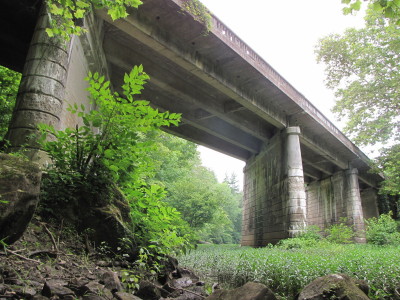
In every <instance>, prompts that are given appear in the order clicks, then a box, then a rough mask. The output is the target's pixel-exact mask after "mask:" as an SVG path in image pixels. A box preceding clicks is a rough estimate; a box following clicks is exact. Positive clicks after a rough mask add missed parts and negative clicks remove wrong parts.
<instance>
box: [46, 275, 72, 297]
mask: <svg viewBox="0 0 400 300" xmlns="http://www.w3.org/2000/svg"><path fill="white" fill-rule="evenodd" d="M66 285H67V282H65V281H63V280H57V279H50V280H48V281H46V282H45V284H44V286H43V290H42V295H43V296H46V297H49V298H50V297H52V296H55V295H57V296H59V297H61V298H63V297H65V296H67V295H74V292H73V291H72V290H70V289H69V288H67V287H66Z"/></svg>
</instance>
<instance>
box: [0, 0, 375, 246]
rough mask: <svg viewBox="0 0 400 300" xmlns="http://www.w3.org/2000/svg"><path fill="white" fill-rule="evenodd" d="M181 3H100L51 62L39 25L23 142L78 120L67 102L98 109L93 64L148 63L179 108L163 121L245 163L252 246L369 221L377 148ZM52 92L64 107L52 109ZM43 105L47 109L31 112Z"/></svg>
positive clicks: (163, 104)
mask: <svg viewBox="0 0 400 300" xmlns="http://www.w3.org/2000/svg"><path fill="white" fill-rule="evenodd" d="M15 3H22V4H21V5H23V3H24V0H16V2H15ZM181 3H182V0H147V1H145V3H144V4H143V5H142V6H140V8H139V9H138V10H134V11H132V12H131V15H130V16H129V17H128V18H126V19H124V20H119V21H116V22H112V21H111V20H110V19H109V17H108V16H107V15H106V14H105V12H103V11H99V12H96V15H94V16H91V17H89V18H87V19H85V26H86V27H87V28H88V34H86V35H84V36H82V37H80V38H76V37H74V38H73V39H72V41H71V45H70V46H69V47H68V48H66V50H65V51H64V52H62V53H58V52H57V53H56V54H54V55H56V56H55V57H50V58H48V60H47V62H46V63H47V64H53V65H52V66H51V67H44V68H37V64H36V62H37V61H43V58H42V55H43V51H41V49H40V47H42V46H40V45H44V44H45V43H47V41H48V40H49V39H48V37H47V36H46V34H45V32H44V28H45V27H44V26H43V25H40V26H38V27H37V29H36V34H35V36H34V38H33V40H32V43H31V45H32V46H31V50H30V51H29V54H28V57H27V63H26V67H25V69H24V73H23V75H24V77H23V80H22V85H21V90H20V96H19V99H18V103H19V104H20V105H19V106H18V107H19V108H18V110H17V111H16V112H15V114H16V115H18V114H20V115H21V116H22V115H24V116H25V118H14V123H13V124H12V125H11V134H10V136H11V137H14V141H12V142H14V145H15V146H18V143H19V141H24V134H25V135H26V134H28V133H30V132H29V131H32V130H35V124H33V123H32V120H34V121H35V122H37V123H41V122H46V123H52V124H58V125H59V126H60V127H61V128H65V127H69V126H70V127H74V126H75V124H76V122H77V120H75V119H74V118H73V117H71V116H70V115H68V112H67V111H66V109H65V108H66V105H65V104H64V102H63V101H64V99H68V100H69V102H81V103H83V104H85V105H86V107H89V104H88V102H87V99H86V98H87V97H86V96H87V94H86V92H85V86H83V85H82V82H83V78H84V77H86V74H87V72H88V71H92V72H93V71H99V72H101V73H103V74H105V75H106V76H108V77H109V78H110V80H111V82H112V84H113V85H114V87H118V86H120V85H121V82H122V79H123V74H124V73H125V72H128V71H129V70H130V69H131V68H132V67H133V66H134V65H138V64H142V65H143V66H144V70H145V71H146V72H147V73H148V74H149V75H150V78H151V79H150V81H149V83H148V84H147V85H146V86H145V89H144V92H143V94H142V96H143V98H144V99H148V100H150V101H151V103H152V105H153V106H155V107H158V108H160V109H161V110H169V111H172V112H179V113H182V120H183V123H182V125H180V126H179V127H171V128H165V130H166V131H169V132H171V133H173V134H176V135H178V136H181V137H183V138H185V139H188V140H191V141H194V142H196V143H198V144H201V145H205V146H207V147H210V148H212V149H215V150H217V151H220V152H222V153H225V154H228V155H230V156H233V157H236V158H239V159H241V160H243V161H246V163H247V165H246V168H245V187H244V192H245V212H244V223H243V224H244V226H243V243H244V244H248V245H253V246H259V245H264V244H266V243H267V242H275V241H277V240H279V239H281V238H285V237H287V236H292V235H293V234H295V233H296V232H297V231H298V230H299V228H301V226H303V225H304V224H318V225H320V226H321V227H324V226H326V225H328V224H331V223H334V222H337V221H338V219H339V218H340V217H341V216H346V217H348V219H349V220H350V222H352V223H351V224H353V225H354V226H355V228H356V229H357V230H358V231H361V229H362V226H363V225H362V218H363V213H362V209H361V207H364V208H365V211H366V213H365V215H368V216H375V215H376V214H377V212H376V196H375V195H376V193H375V188H376V187H377V184H378V182H379V181H380V180H381V178H380V177H379V176H377V175H373V174H369V173H368V171H369V169H370V167H369V164H368V158H367V157H366V156H365V155H364V154H363V153H362V152H361V151H360V150H359V149H358V148H357V147H356V146H354V145H353V144H352V143H351V142H350V141H349V140H348V139H347V138H346V137H345V136H344V135H343V134H342V133H341V132H340V131H339V130H338V129H337V128H336V127H334V126H333V125H332V124H331V123H330V122H329V121H328V120H327V119H326V118H325V117H324V116H323V115H322V114H321V113H320V112H319V111H318V110H317V109H316V108H315V107H314V106H313V105H312V104H311V103H310V102H308V100H307V99H305V98H304V97H303V96H302V95H301V94H300V93H299V92H298V91H297V90H295V89H294V88H293V87H292V86H291V85H290V84H289V83H288V82H287V81H286V80H285V79H284V78H282V77H281V76H280V75H279V74H278V73H277V72H276V71H275V70H274V69H273V68H271V66H269V65H268V64H267V63H266V62H265V61H264V60H263V59H261V58H260V57H259V56H258V55H257V54H256V53H255V52H254V51H253V50H252V49H251V48H250V47H248V46H247V45H246V44H245V43H244V42H243V41H241V40H240V39H239V38H238V37H237V36H236V35H235V34H234V33H233V32H231V31H230V30H229V28H227V27H226V26H225V25H224V24H223V23H222V22H220V21H219V20H218V19H217V18H215V17H214V18H213V20H212V22H213V28H212V30H211V32H209V33H208V34H207V35H205V34H204V26H203V25H202V24H200V23H199V22H197V21H195V20H194V19H193V18H192V16H190V15H189V14H187V13H184V12H182V10H181V8H180V4H181ZM43 18H45V16H43ZM31 19H32V18H31ZM42 20H44V19H42ZM8 22H12V18H11V19H10V20H9V21H8ZM25 34H26V35H28V33H25ZM1 37H7V33H6V32H2V33H1ZM3 40H4V39H3ZM6 40H7V39H6ZM10 43H13V42H12V41H11V42H10ZM49 44H51V42H49ZM24 45H25V44H23V43H22V44H21V45H20V48H21V51H20V52H21V53H20V54H19V55H14V56H13V54H12V53H11V54H10V53H8V54H3V53H0V54H1V55H0V56H1V57H0V59H1V62H2V63H3V64H5V65H8V66H12V67H14V68H15V69H18V68H19V65H20V60H21V58H20V56H24V55H25V54H23V53H22V52H23V51H22V50H24V51H25V52H24V53H26V52H27V49H25V48H26V46H24ZM24 47H25V48H24ZM16 48H18V47H16ZM17 52H18V51H16V53H17ZM45 59H46V58H45ZM54 62H57V63H54ZM37 78H39V79H37ZM36 79H37V80H36ZM43 80H47V83H44V82H43ZM38 82H40V84H38ZM40 88H42V89H43V90H42V91H40V90H39V91H38V89H40ZM35 93H36V95H37V96H27V95H33V94H35ZM43 95H46V97H43ZM52 95H53V96H52ZM49 97H50V98H51V99H53V100H54V102H55V103H58V104H57V105H58V106H57V107H56V108H54V107H53V108H49V107H48V105H47V104H48V103H49V101H53V100H51V99H50V98H49ZM32 99H33V100H32ZM49 99H50V100H49ZM38 110H39V111H40V117H35V118H26V116H27V115H28V116H30V115H31V114H32V112H34V111H36V112H37V111H38ZM346 195H347V196H346ZM360 195H364V196H363V197H361V196H360ZM364 199H366V200H364ZM360 239H362V237H360Z"/></svg>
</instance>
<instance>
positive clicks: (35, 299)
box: [32, 294, 49, 300]
mask: <svg viewBox="0 0 400 300" xmlns="http://www.w3.org/2000/svg"><path fill="white" fill-rule="evenodd" d="M32 300H49V298H47V297H45V296H43V295H40V294H37V295H35V296H33V297H32Z"/></svg>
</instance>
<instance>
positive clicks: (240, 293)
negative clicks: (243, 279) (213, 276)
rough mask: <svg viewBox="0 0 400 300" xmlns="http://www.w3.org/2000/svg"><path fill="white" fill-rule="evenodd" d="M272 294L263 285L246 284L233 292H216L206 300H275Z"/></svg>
mask: <svg viewBox="0 0 400 300" xmlns="http://www.w3.org/2000/svg"><path fill="white" fill-rule="evenodd" d="M276 299H277V298H276V297H275V295H274V293H273V292H272V291H271V290H270V289H269V288H268V287H267V286H265V285H264V284H261V283H257V282H248V283H246V284H245V285H243V286H242V287H239V288H236V289H234V290H230V291H228V290H216V291H215V292H214V293H213V294H212V295H210V296H208V297H207V298H206V300H276Z"/></svg>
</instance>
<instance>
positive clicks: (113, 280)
mask: <svg viewBox="0 0 400 300" xmlns="http://www.w3.org/2000/svg"><path fill="white" fill-rule="evenodd" d="M101 279H102V281H103V283H104V286H105V287H106V288H107V289H109V290H110V291H111V292H113V293H114V292H119V291H122V290H123V287H122V284H121V282H120V281H119V278H118V275H117V273H115V272H112V271H106V272H104V273H103V275H102V276H101Z"/></svg>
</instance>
